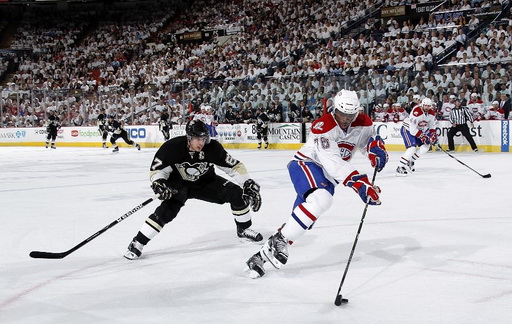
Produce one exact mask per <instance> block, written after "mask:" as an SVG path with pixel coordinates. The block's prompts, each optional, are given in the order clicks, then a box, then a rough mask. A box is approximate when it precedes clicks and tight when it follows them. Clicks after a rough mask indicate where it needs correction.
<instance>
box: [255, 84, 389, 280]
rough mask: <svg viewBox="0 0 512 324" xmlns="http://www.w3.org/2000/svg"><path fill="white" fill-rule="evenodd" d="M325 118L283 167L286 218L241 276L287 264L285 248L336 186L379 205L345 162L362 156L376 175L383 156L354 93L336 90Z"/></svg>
mask: <svg viewBox="0 0 512 324" xmlns="http://www.w3.org/2000/svg"><path fill="white" fill-rule="evenodd" d="M333 108H334V109H333V111H332V112H331V113H328V114H326V115H324V116H322V117H321V118H320V119H318V120H316V121H315V122H313V124H312V126H311V135H310V136H309V138H308V140H307V142H306V144H304V145H303V146H302V148H301V149H300V150H299V151H298V152H297V153H296V154H295V158H294V159H293V160H292V161H291V162H290V163H289V164H288V171H289V174H290V178H291V181H292V183H293V186H294V188H295V191H296V193H297V198H296V200H295V203H294V204H293V210H292V214H291V216H290V217H289V218H288V221H287V222H286V223H285V225H284V226H283V227H282V228H281V229H279V230H278V231H277V232H276V233H275V234H274V235H272V236H271V237H270V238H269V239H268V241H267V242H266V243H265V245H264V246H263V248H262V249H261V250H260V251H259V252H257V253H256V254H254V255H253V256H252V257H251V258H250V259H249V260H248V261H247V269H246V273H247V275H248V276H249V277H251V278H259V277H261V276H263V275H264V274H265V268H264V263H265V262H270V263H271V264H272V265H273V266H274V267H276V268H280V267H281V265H284V264H286V263H287V261H288V245H289V244H291V242H293V241H295V240H297V239H298V238H299V237H300V236H301V235H303V234H304V233H305V232H306V230H308V229H311V228H312V226H313V224H314V223H315V222H316V221H317V220H318V218H319V217H320V216H321V215H322V214H323V213H324V212H325V211H327V209H329V207H330V206H331V203H332V199H333V195H334V189H335V187H336V185H337V184H340V183H341V184H343V185H344V186H346V187H349V188H352V189H353V190H354V191H355V192H356V193H357V194H358V195H359V196H360V197H361V199H362V200H363V202H365V203H366V202H368V203H369V204H370V205H380V203H381V202H380V199H379V193H380V189H379V188H378V187H376V186H373V185H372V184H371V183H370V181H369V180H368V177H367V175H366V174H361V173H359V171H357V170H356V169H355V168H354V167H353V166H352V164H351V163H350V161H351V159H352V157H353V156H354V153H355V151H356V149H359V150H361V152H363V153H364V154H367V155H368V158H369V159H370V163H371V165H372V167H374V168H377V170H378V171H380V170H382V169H383V168H384V166H385V165H386V163H387V161H388V154H387V152H386V149H385V147H384V143H383V142H382V140H381V139H380V137H378V136H376V135H375V129H374V127H373V123H372V121H371V119H370V117H368V116H367V115H365V114H363V113H361V112H360V109H361V105H360V102H359V99H358V98H357V94H356V92H355V91H348V90H341V91H340V92H339V93H338V94H337V95H336V96H335V98H334V107H333Z"/></svg>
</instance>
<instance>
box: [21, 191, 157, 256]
mask: <svg viewBox="0 0 512 324" xmlns="http://www.w3.org/2000/svg"><path fill="white" fill-rule="evenodd" d="M154 199H155V197H151V198H149V199H148V200H146V201H145V202H143V203H142V204H140V205H138V206H137V207H135V208H133V209H132V210H130V211H129V212H127V213H126V214H124V215H123V216H121V217H119V218H118V219H116V220H115V221H113V222H112V223H110V224H108V225H107V226H105V227H103V228H102V229H101V230H99V231H97V232H96V233H94V234H92V235H91V236H89V237H88V238H86V239H85V240H83V241H82V242H80V243H79V244H77V245H76V246H74V247H72V248H71V249H69V250H67V251H64V252H41V251H32V252H30V257H31V258H35V259H62V258H64V257H66V256H68V255H69V254H71V253H73V252H75V251H76V250H78V249H79V248H81V247H82V246H84V245H86V244H87V243H89V242H90V241H92V240H93V239H95V238H96V237H98V236H99V235H100V234H103V233H105V232H106V231H107V230H109V229H111V228H112V227H114V226H115V225H117V224H119V223H121V222H122V221H123V220H124V219H125V218H127V217H128V216H130V215H131V214H133V213H135V212H136V211H138V210H139V209H142V207H144V206H146V205H147V204H149V203H150V202H152V201H153V200H154Z"/></svg>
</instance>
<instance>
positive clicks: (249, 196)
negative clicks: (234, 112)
mask: <svg viewBox="0 0 512 324" xmlns="http://www.w3.org/2000/svg"><path fill="white" fill-rule="evenodd" d="M186 134H187V135H185V136H179V137H175V138H172V139H170V140H169V141H167V142H165V143H164V144H163V145H162V146H161V147H160V148H159V149H158V151H157V152H156V154H155V157H154V158H153V162H152V163H151V167H150V180H151V187H152V188H153V191H154V192H155V193H156V194H158V195H159V198H160V199H161V200H162V203H161V204H160V206H159V207H157V208H156V210H155V211H154V213H153V214H151V215H150V216H149V217H148V219H147V220H146V222H145V223H144V225H143V226H142V228H141V229H140V231H139V232H138V233H137V235H136V236H135V237H134V238H133V240H132V242H131V243H130V245H129V246H128V251H127V252H126V254H125V255H124V256H125V258H127V259H130V260H133V259H136V258H138V257H140V256H141V254H142V248H143V247H144V246H145V245H146V244H147V243H148V242H149V241H150V240H151V239H153V238H154V237H155V236H156V235H157V234H158V233H159V232H160V231H161V230H162V228H163V227H164V226H165V225H166V224H167V223H169V222H170V221H172V220H173V219H174V218H175V217H176V216H177V215H178V213H179V211H180V210H181V208H182V207H183V206H184V205H185V203H186V201H187V200H188V199H199V200H203V201H207V202H211V203H216V204H225V203H229V204H230V205H231V212H232V214H233V216H234V218H235V224H236V229H237V230H236V233H237V236H238V237H239V238H240V239H241V240H245V241H250V242H259V241H262V240H263V236H262V235H261V234H260V233H258V232H256V231H254V230H253V229H251V225H252V220H251V213H250V209H252V210H253V211H254V212H257V211H258V210H259V209H260V207H261V196H260V187H259V185H258V184H257V183H256V182H255V181H254V180H252V179H251V178H250V177H249V175H248V172H247V169H246V168H245V165H244V164H243V163H242V162H240V161H238V160H237V159H235V158H233V157H232V156H231V155H229V153H228V152H226V150H225V149H224V148H223V147H222V145H221V144H220V143H219V142H217V141H216V140H211V139H210V136H209V133H208V129H207V128H206V125H205V124H204V123H203V122H202V121H201V120H192V121H190V122H188V123H187V125H186ZM214 166H217V167H218V168H219V169H220V170H222V171H224V172H225V173H226V174H227V175H229V176H231V177H232V178H234V179H235V181H236V182H237V183H238V184H240V185H237V184H235V183H234V182H231V181H229V180H227V179H226V178H224V177H221V176H219V175H217V174H216V173H215V168H214ZM211 217H213V216H211Z"/></svg>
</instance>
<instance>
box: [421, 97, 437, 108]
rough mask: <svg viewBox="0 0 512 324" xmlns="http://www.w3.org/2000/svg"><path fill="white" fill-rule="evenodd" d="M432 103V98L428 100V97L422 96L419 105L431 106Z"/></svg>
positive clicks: (423, 106)
mask: <svg viewBox="0 0 512 324" xmlns="http://www.w3.org/2000/svg"><path fill="white" fill-rule="evenodd" d="M433 105H434V103H433V102H432V100H430V98H424V99H423V100H422V101H421V107H422V108H427V109H429V108H431V107H432V106H433Z"/></svg>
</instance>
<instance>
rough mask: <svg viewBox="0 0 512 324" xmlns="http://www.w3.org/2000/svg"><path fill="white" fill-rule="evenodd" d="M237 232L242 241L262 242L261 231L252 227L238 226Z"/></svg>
mask: <svg viewBox="0 0 512 324" xmlns="http://www.w3.org/2000/svg"><path fill="white" fill-rule="evenodd" d="M236 234H237V235H238V237H239V238H240V241H242V242H260V241H262V240H263V235H261V233H259V232H256V231H254V230H252V229H250V228H246V229H242V228H240V227H238V228H237V231H236Z"/></svg>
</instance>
